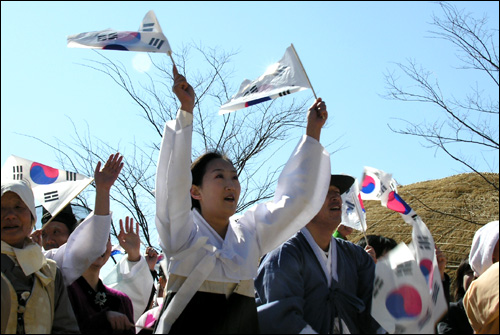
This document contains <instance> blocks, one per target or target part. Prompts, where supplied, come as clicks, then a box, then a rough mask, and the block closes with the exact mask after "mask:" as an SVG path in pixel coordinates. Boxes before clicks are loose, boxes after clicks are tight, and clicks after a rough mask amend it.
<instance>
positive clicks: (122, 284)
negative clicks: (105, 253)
mask: <svg viewBox="0 0 500 335" xmlns="http://www.w3.org/2000/svg"><path fill="white" fill-rule="evenodd" d="M102 282H103V284H104V285H106V286H108V287H111V288H113V289H115V290H118V291H121V292H123V293H125V294H126V295H128V297H129V298H130V300H132V306H133V308H134V322H137V320H138V319H139V318H140V317H141V315H142V314H143V313H144V310H145V309H146V307H147V305H148V302H149V297H150V296H151V290H152V289H153V283H154V280H153V276H152V275H151V271H150V270H149V266H148V263H147V262H146V259H145V258H144V256H141V259H140V260H139V261H137V262H130V261H129V260H128V257H127V256H124V257H122V259H121V260H120V261H119V262H118V263H117V264H116V265H115V266H114V267H113V268H112V269H111V271H110V272H109V273H108V274H107V275H106V276H105V277H104V278H102Z"/></svg>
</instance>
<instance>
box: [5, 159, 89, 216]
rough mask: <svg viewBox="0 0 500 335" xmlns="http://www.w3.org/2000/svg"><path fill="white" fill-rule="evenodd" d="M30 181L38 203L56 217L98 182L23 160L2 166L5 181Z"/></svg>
mask: <svg viewBox="0 0 500 335" xmlns="http://www.w3.org/2000/svg"><path fill="white" fill-rule="evenodd" d="M4 179H11V180H21V179H25V180H28V181H29V182H30V184H31V188H32V190H33V195H34V196H35V199H36V200H37V201H38V202H40V204H41V205H42V206H43V207H44V208H45V209H46V210H47V211H48V212H49V213H50V214H51V215H52V217H55V216H56V215H57V214H58V213H59V212H60V211H61V210H62V209H63V208H64V207H66V205H67V204H69V203H70V201H71V200H73V199H74V198H75V197H76V196H77V195H78V194H80V192H81V191H83V190H84V189H85V188H86V187H87V186H88V185H89V184H90V183H91V182H92V181H93V180H94V178H89V177H87V176H84V175H81V174H78V173H75V172H69V171H65V170H59V169H54V168H52V167H50V166H47V165H43V164H40V163H37V162H33V161H30V160H27V159H24V158H21V157H17V156H14V155H12V156H10V157H9V158H7V161H6V162H5V164H4V165H3V166H2V180H4Z"/></svg>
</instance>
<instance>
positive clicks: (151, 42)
mask: <svg viewBox="0 0 500 335" xmlns="http://www.w3.org/2000/svg"><path fill="white" fill-rule="evenodd" d="M158 42H160V43H158ZM163 42H165V41H164V40H160V39H159V38H154V37H153V38H152V39H151V41H149V45H152V46H154V47H156V49H160V48H161V46H162V44H163ZM157 45H158V46H157Z"/></svg>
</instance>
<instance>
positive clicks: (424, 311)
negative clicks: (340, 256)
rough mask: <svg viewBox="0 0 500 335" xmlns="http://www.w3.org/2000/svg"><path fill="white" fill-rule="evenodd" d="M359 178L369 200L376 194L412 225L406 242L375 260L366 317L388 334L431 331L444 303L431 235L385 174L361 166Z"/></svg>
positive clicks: (445, 306) (441, 312) (444, 308)
mask: <svg viewBox="0 0 500 335" xmlns="http://www.w3.org/2000/svg"><path fill="white" fill-rule="evenodd" d="M363 178H364V182H363V185H364V187H366V188H367V189H366V191H367V192H366V193H367V194H368V197H369V198H370V199H372V197H373V199H379V200H380V203H381V205H382V206H384V207H387V208H388V209H391V210H393V211H395V212H398V213H400V214H401V216H402V218H403V219H404V221H405V222H406V223H408V224H410V225H412V226H413V230H412V242H411V243H410V245H409V246H406V245H405V244H404V243H402V244H401V245H399V246H398V247H397V248H395V249H393V250H391V251H390V252H389V254H388V257H384V258H381V259H380V260H379V261H378V262H377V265H376V270H375V282H374V292H373V304H372V306H374V307H372V316H373V317H374V318H375V320H377V322H378V323H379V324H380V325H381V326H382V327H383V328H384V329H385V330H387V331H388V332H389V333H398V334H434V331H435V326H436V323H437V322H438V321H439V320H440V319H441V317H442V316H443V315H444V314H445V313H446V311H447V310H448V304H447V302H446V298H445V296H444V291H443V283H442V281H441V274H440V272H439V267H438V263H437V258H436V250H435V244H434V239H433V237H432V234H431V232H430V231H429V229H428V228H427V226H426V225H425V223H424V222H423V221H422V219H421V218H420V217H419V216H418V215H417V214H416V212H415V211H414V210H413V209H412V208H411V207H410V206H409V205H408V204H407V203H406V202H405V201H404V200H403V199H402V198H401V197H400V196H399V195H398V193H397V186H396V185H397V183H396V181H395V180H394V179H393V178H392V175H391V174H388V173H385V172H384V171H381V170H377V169H373V168H366V167H365V173H364V176H363ZM365 180H366V182H365ZM373 185H374V186H373ZM375 193H376V194H375ZM375 306H376V307H375Z"/></svg>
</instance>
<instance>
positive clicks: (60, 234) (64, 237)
mask: <svg viewBox="0 0 500 335" xmlns="http://www.w3.org/2000/svg"><path fill="white" fill-rule="evenodd" d="M68 238H69V229H68V226H66V225H65V224H64V223H62V222H59V221H51V222H49V223H47V224H45V225H44V226H43V228H42V242H43V248H44V249H45V250H50V249H53V248H59V247H60V246H61V245H63V244H64V243H66V242H67V241H68Z"/></svg>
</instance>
